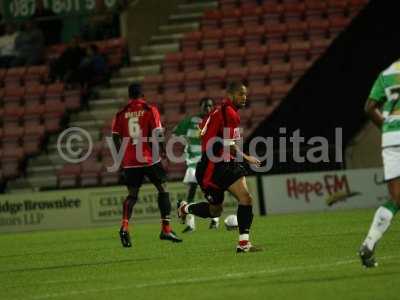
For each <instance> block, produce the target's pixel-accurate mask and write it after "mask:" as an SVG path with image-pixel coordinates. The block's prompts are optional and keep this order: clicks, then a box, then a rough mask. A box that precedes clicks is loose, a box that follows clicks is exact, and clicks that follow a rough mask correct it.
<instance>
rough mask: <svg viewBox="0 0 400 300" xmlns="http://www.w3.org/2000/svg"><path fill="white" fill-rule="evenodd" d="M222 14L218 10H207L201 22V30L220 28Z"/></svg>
mask: <svg viewBox="0 0 400 300" xmlns="http://www.w3.org/2000/svg"><path fill="white" fill-rule="evenodd" d="M221 18H222V13H221V12H220V11H219V10H209V11H206V12H205V13H204V17H203V19H202V21H201V29H202V30H215V29H217V28H219V27H220V20H221Z"/></svg>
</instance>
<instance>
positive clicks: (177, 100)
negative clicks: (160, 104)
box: [164, 93, 185, 115]
mask: <svg viewBox="0 0 400 300" xmlns="http://www.w3.org/2000/svg"><path fill="white" fill-rule="evenodd" d="M184 103H185V94H184V93H166V94H164V113H165V114H166V115H168V114H176V113H179V112H180V111H182V110H183V105H184Z"/></svg>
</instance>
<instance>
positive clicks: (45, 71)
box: [25, 65, 49, 85]
mask: <svg viewBox="0 0 400 300" xmlns="http://www.w3.org/2000/svg"><path fill="white" fill-rule="evenodd" d="M48 76H49V67H48V66H46V65H43V66H31V67H28V70H27V72H26V75H25V85H30V84H33V83H42V82H44V81H45V80H46V79H47V78H48Z"/></svg>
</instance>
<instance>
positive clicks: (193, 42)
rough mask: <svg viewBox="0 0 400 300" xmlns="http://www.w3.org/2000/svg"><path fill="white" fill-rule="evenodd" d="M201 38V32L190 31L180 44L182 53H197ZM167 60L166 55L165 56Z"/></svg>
mask: <svg viewBox="0 0 400 300" xmlns="http://www.w3.org/2000/svg"><path fill="white" fill-rule="evenodd" d="M202 38H203V32H202V31H192V32H189V33H186V34H185V37H184V38H183V40H182V42H181V46H182V51H197V50H198V49H199V47H200V41H201V39H202ZM167 59H168V55H167Z"/></svg>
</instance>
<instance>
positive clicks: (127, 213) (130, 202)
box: [121, 186, 139, 231]
mask: <svg viewBox="0 0 400 300" xmlns="http://www.w3.org/2000/svg"><path fill="white" fill-rule="evenodd" d="M127 188H128V191H129V194H128V196H127V197H126V199H125V201H124V203H123V204H122V222H121V228H122V229H123V230H124V231H128V229H129V220H130V219H131V217H132V212H133V207H134V206H135V204H136V202H137V200H138V194H139V188H137V187H133V186H128V187H127Z"/></svg>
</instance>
